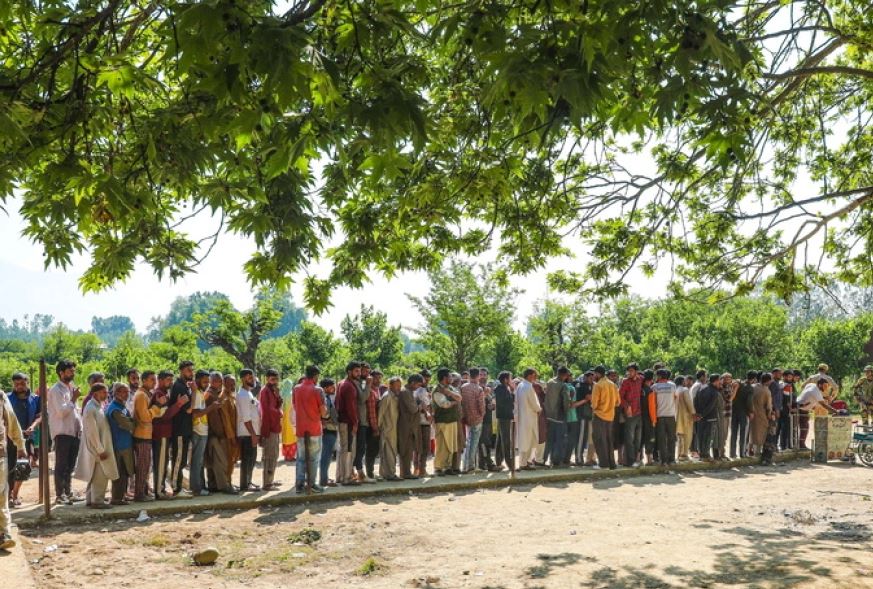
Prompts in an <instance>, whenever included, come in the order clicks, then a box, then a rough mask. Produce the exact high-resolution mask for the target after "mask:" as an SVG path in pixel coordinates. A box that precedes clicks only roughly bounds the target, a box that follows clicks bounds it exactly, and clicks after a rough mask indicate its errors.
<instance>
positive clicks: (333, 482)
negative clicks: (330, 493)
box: [327, 481, 337, 487]
mask: <svg viewBox="0 0 873 589" xmlns="http://www.w3.org/2000/svg"><path fill="white" fill-rule="evenodd" d="M327 486H328V487H336V486H337V484H336V482H335V481H327Z"/></svg>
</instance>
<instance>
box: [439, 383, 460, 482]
mask: <svg viewBox="0 0 873 589" xmlns="http://www.w3.org/2000/svg"><path fill="white" fill-rule="evenodd" d="M451 382H452V376H451V372H450V371H449V369H448V368H440V369H439V370H437V386H436V389H434V392H433V395H432V398H433V421H434V430H435V433H434V436H435V441H436V448H435V452H434V458H433V467H434V473H435V474H436V475H437V476H444V475H446V474H453V473H454V469H453V463H454V457H455V456H456V455H457V454H458V449H459V444H458V414H459V413H460V405H461V394H460V393H459V392H458V391H457V389H455V388H454V387H453V386H452V385H451V384H450V383H451Z"/></svg>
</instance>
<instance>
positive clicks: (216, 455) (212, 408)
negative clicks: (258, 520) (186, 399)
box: [203, 372, 237, 495]
mask: <svg viewBox="0 0 873 589" xmlns="http://www.w3.org/2000/svg"><path fill="white" fill-rule="evenodd" d="M223 385H224V378H223V377H222V375H221V373H220V372H212V373H210V374H209V387H208V388H207V389H206V391H205V392H204V394H203V403H204V405H205V408H206V412H205V417H206V432H207V433H206V435H207V439H206V454H205V456H204V465H205V467H206V475H207V479H208V483H207V491H208V492H210V493H211V492H221V493H228V494H231V495H234V494H236V492H237V491H236V489H234V488H233V484H232V483H231V482H230V481H231V479H230V473H229V468H228V460H229V456H230V448H229V447H228V444H229V441H231V440H234V441H235V440H236V417H235V415H234V414H233V413H231V412H230V411H228V409H231V408H230V407H229V406H228V404H227V403H226V401H225V397H224V396H223V392H224V391H223V390H222V389H223V388H224V387H223Z"/></svg>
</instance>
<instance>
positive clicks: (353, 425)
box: [336, 361, 361, 485]
mask: <svg viewBox="0 0 873 589" xmlns="http://www.w3.org/2000/svg"><path fill="white" fill-rule="evenodd" d="M360 379H361V365H360V363H358V362H354V361H352V362H349V363H348V364H347V365H346V378H345V379H344V380H343V381H342V382H341V383H340V384H339V388H338V390H337V394H336V411H337V419H338V420H339V449H338V450H337V459H336V482H337V483H339V484H340V485H358V484H360V483H359V482H358V480H357V479H356V478H355V471H354V467H353V460H354V457H355V451H356V443H357V434H358V417H359V416H358V381H360Z"/></svg>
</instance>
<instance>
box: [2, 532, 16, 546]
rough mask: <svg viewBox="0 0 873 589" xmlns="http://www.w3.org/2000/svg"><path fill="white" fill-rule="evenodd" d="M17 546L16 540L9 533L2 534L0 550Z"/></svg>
mask: <svg viewBox="0 0 873 589" xmlns="http://www.w3.org/2000/svg"><path fill="white" fill-rule="evenodd" d="M11 548H15V540H13V539H12V536H10V535H9V534H3V535H2V536H0V550H9V549H11Z"/></svg>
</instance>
